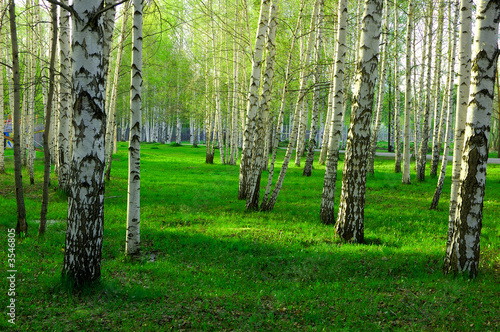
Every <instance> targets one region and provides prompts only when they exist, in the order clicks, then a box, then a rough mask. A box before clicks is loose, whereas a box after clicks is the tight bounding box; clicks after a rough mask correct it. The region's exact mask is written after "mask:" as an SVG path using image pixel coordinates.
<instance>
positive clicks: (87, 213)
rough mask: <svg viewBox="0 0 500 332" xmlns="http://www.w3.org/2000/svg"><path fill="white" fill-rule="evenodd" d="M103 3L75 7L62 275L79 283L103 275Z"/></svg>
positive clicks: (78, 3)
mask: <svg viewBox="0 0 500 332" xmlns="http://www.w3.org/2000/svg"><path fill="white" fill-rule="evenodd" d="M102 6H103V3H102V1H101V0H86V1H83V0H75V1H74V2H73V6H72V7H66V8H65V9H67V10H70V11H71V12H72V15H71V17H72V27H73V29H72V39H71V46H72V53H71V61H72V63H73V66H72V80H73V92H74V103H73V127H74V136H73V138H72V145H73V160H72V162H71V166H70V167H71V168H70V191H69V195H68V226H67V231H66V245H65V252H64V265H63V275H65V276H67V277H68V278H69V279H70V280H72V281H73V282H74V283H76V284H83V283H87V282H92V281H95V280H98V279H99V278H100V276H101V255H102V235H103V221H104V165H105V160H104V140H105V138H104V135H105V124H106V113H105V109H104V94H105V83H106V82H105V81H104V72H103V63H102V62H103V57H104V54H103V35H104V31H103V30H104V27H103V22H102V17H101V15H102V10H103V7H102Z"/></svg>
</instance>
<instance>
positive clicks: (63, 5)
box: [47, 0, 80, 19]
mask: <svg viewBox="0 0 500 332" xmlns="http://www.w3.org/2000/svg"><path fill="white" fill-rule="evenodd" d="M47 2H49V3H51V4H53V5H57V6H59V7H61V8H63V9H66V10H67V11H68V12H70V13H71V14H73V15H75V16H76V18H78V19H80V18H79V17H78V14H77V13H76V12H75V10H74V9H73V8H72V7H70V6H68V5H65V4H63V3H61V2H59V1H56V0H47Z"/></svg>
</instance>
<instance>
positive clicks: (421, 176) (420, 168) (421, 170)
mask: <svg viewBox="0 0 500 332" xmlns="http://www.w3.org/2000/svg"><path fill="white" fill-rule="evenodd" d="M432 12H433V2H432V1H431V2H429V3H428V5H427V14H426V17H427V22H426V25H427V26H429V27H431V26H432V22H433V20H432ZM432 46H433V44H432V29H429V33H428V35H427V68H426V71H427V73H426V82H427V84H426V89H425V103H424V104H425V105H424V114H423V122H422V141H421V142H420V148H419V150H418V154H419V156H418V161H417V181H419V182H423V181H425V164H426V162H427V149H428V147H429V117H430V108H431V86H430V84H431V69H432V65H431V63H432V49H433V47H432Z"/></svg>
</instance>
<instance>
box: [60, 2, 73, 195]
mask: <svg viewBox="0 0 500 332" xmlns="http://www.w3.org/2000/svg"><path fill="white" fill-rule="evenodd" d="M61 3H62V4H64V5H67V4H68V1H67V0H62V1H61ZM59 8H60V9H59V10H60V22H59V57H60V72H61V77H60V79H59V93H60V98H59V130H58V135H57V137H58V148H59V153H58V155H59V158H58V163H59V167H58V171H59V173H58V176H59V188H60V189H61V190H62V191H64V192H66V193H67V192H68V190H69V187H68V185H69V178H68V177H69V166H70V160H69V156H70V155H69V140H70V120H71V111H70V105H71V62H70V56H71V53H70V38H69V33H70V30H69V18H70V13H69V12H68V11H66V10H64V9H62V8H61V7H59Z"/></svg>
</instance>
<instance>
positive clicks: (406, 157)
mask: <svg viewBox="0 0 500 332" xmlns="http://www.w3.org/2000/svg"><path fill="white" fill-rule="evenodd" d="M412 19H413V1H412V0H410V1H409V3H408V22H407V24H406V68H405V80H406V84H405V87H406V91H405V122H404V133H403V141H404V142H403V178H402V182H403V183H405V184H411V180H410V115H411V53H410V52H411V34H412V28H413V22H412Z"/></svg>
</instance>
